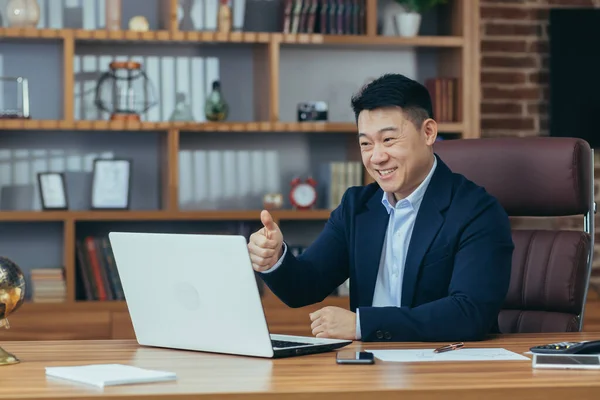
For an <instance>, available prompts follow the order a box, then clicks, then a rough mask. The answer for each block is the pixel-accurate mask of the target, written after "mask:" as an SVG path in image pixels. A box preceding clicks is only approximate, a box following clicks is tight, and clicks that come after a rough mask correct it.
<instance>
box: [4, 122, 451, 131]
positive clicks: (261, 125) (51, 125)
mask: <svg viewBox="0 0 600 400" xmlns="http://www.w3.org/2000/svg"><path fill="white" fill-rule="evenodd" d="M438 128H439V131H440V132H450V133H462V132H463V124H462V123H460V122H450V123H445V122H443V123H439V124H438ZM172 129H177V130H179V131H180V132H248V133H252V132H318V133H328V132H329V133H356V124H355V123H353V122H206V123H189V122H168V121H165V122H138V123H126V122H122V121H64V120H16V119H0V130H42V131H43V130H73V131H115V132H116V131H139V132H148V131H151V132H156V131H165V132H166V131H169V130H172Z"/></svg>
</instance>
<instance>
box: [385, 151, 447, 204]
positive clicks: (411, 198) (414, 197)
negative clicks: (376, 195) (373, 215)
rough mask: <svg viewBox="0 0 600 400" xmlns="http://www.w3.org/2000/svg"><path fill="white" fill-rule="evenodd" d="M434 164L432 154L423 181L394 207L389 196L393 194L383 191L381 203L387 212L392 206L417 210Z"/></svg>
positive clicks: (434, 159)
mask: <svg viewBox="0 0 600 400" xmlns="http://www.w3.org/2000/svg"><path fill="white" fill-rule="evenodd" d="M436 166H437V157H436V156H435V155H434V156H433V166H432V167H431V170H430V171H429V173H428V174H427V176H426V177H425V179H424V180H423V182H421V184H420V185H419V186H418V187H417V188H416V189H415V190H414V191H413V192H412V193H411V194H410V195H408V197H406V198H405V199H403V200H399V201H398V202H396V206H395V207H394V206H392V203H391V202H390V198H393V197H392V196H394V194H393V193H387V192H383V197H382V199H381V203H382V204H383V206H384V207H385V209H386V210H387V212H388V214H389V213H391V212H392V209H393V208H401V207H406V206H410V207H412V209H413V210H418V209H419V206H420V205H421V201H422V200H423V196H424V195H425V191H426V190H427V187H428V186H429V182H430V181H431V177H432V176H433V173H434V171H435V167H436Z"/></svg>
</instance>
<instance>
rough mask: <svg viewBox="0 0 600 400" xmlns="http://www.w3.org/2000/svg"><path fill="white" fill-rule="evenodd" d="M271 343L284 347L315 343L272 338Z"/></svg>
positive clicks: (274, 345)
mask: <svg viewBox="0 0 600 400" xmlns="http://www.w3.org/2000/svg"><path fill="white" fill-rule="evenodd" d="M271 344H272V345H273V347H277V348H283V347H296V346H310V345H312V344H313V343H301V342H288V341H286V340H273V339H271Z"/></svg>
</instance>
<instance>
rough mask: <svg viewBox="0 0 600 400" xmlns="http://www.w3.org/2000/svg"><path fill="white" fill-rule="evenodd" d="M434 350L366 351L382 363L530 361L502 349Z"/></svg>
mask: <svg viewBox="0 0 600 400" xmlns="http://www.w3.org/2000/svg"><path fill="white" fill-rule="evenodd" d="M433 350H434V349H402V350H366V351H368V352H370V353H373V354H374V355H375V357H376V358H378V359H380V360H382V361H392V362H426V361H509V360H528V361H529V360H530V359H529V358H527V357H525V356H523V355H520V354H517V353H514V352H512V351H508V350H506V349H501V348H491V349H483V348H482V349H465V348H463V349H459V350H452V351H447V352H444V353H434V352H433Z"/></svg>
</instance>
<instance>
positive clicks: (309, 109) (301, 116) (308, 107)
mask: <svg viewBox="0 0 600 400" xmlns="http://www.w3.org/2000/svg"><path fill="white" fill-rule="evenodd" d="M327 110H328V108H327V103H325V102H324V101H306V102H303V103H298V122H304V121H327Z"/></svg>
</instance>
